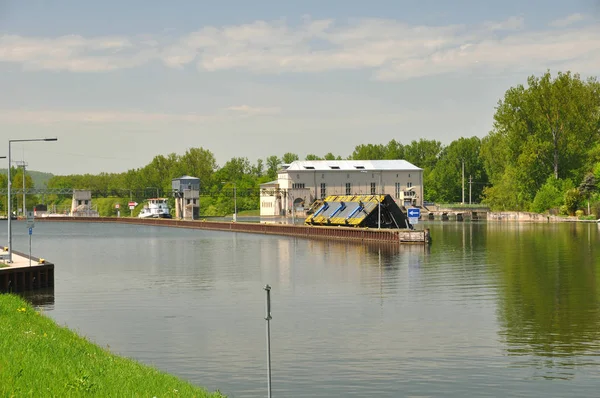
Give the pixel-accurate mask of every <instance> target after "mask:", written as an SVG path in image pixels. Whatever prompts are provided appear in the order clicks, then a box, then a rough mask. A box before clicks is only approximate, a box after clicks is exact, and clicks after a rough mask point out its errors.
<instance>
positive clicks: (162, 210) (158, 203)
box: [138, 198, 171, 218]
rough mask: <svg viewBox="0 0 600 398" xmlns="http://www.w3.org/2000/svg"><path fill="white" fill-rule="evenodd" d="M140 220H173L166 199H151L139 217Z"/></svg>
mask: <svg viewBox="0 0 600 398" xmlns="http://www.w3.org/2000/svg"><path fill="white" fill-rule="evenodd" d="M138 217H139V218H171V212H170V211H169V205H168V204H167V199H166V198H151V199H148V202H147V203H146V204H145V205H144V208H143V209H142V211H141V212H140V214H139V215H138Z"/></svg>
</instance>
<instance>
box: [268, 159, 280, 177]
mask: <svg viewBox="0 0 600 398" xmlns="http://www.w3.org/2000/svg"><path fill="white" fill-rule="evenodd" d="M280 164H281V160H280V159H279V158H278V157H277V156H275V155H273V156H269V157H268V158H267V176H269V179H271V180H273V179H275V178H277V170H279V165H280Z"/></svg>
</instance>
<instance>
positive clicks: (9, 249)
mask: <svg viewBox="0 0 600 398" xmlns="http://www.w3.org/2000/svg"><path fill="white" fill-rule="evenodd" d="M33 141H58V138H29V139H23V140H8V173H7V175H8V220H7V221H8V260H7V261H8V263H12V223H11V219H12V217H11V216H12V209H11V206H10V199H11V198H10V187H11V185H12V184H11V182H10V145H11V144H12V143H13V142H33ZM24 210H25V209H23V211H24Z"/></svg>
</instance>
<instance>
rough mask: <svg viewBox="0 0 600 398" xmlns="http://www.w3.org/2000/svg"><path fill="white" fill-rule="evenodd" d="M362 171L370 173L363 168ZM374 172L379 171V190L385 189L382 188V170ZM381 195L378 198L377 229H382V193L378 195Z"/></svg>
mask: <svg viewBox="0 0 600 398" xmlns="http://www.w3.org/2000/svg"><path fill="white" fill-rule="evenodd" d="M361 173H368V171H367V170H363V171H361ZM372 173H373V174H375V173H379V189H378V191H383V189H382V182H381V174H382V172H381V171H373V172H372ZM378 196H379V197H378V198H377V229H381V195H378Z"/></svg>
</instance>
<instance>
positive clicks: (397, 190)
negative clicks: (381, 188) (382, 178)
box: [395, 182, 401, 199]
mask: <svg viewBox="0 0 600 398" xmlns="http://www.w3.org/2000/svg"><path fill="white" fill-rule="evenodd" d="M400 192H401V189H400V183H399V182H397V183H396V195H395V198H396V199H400Z"/></svg>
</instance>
